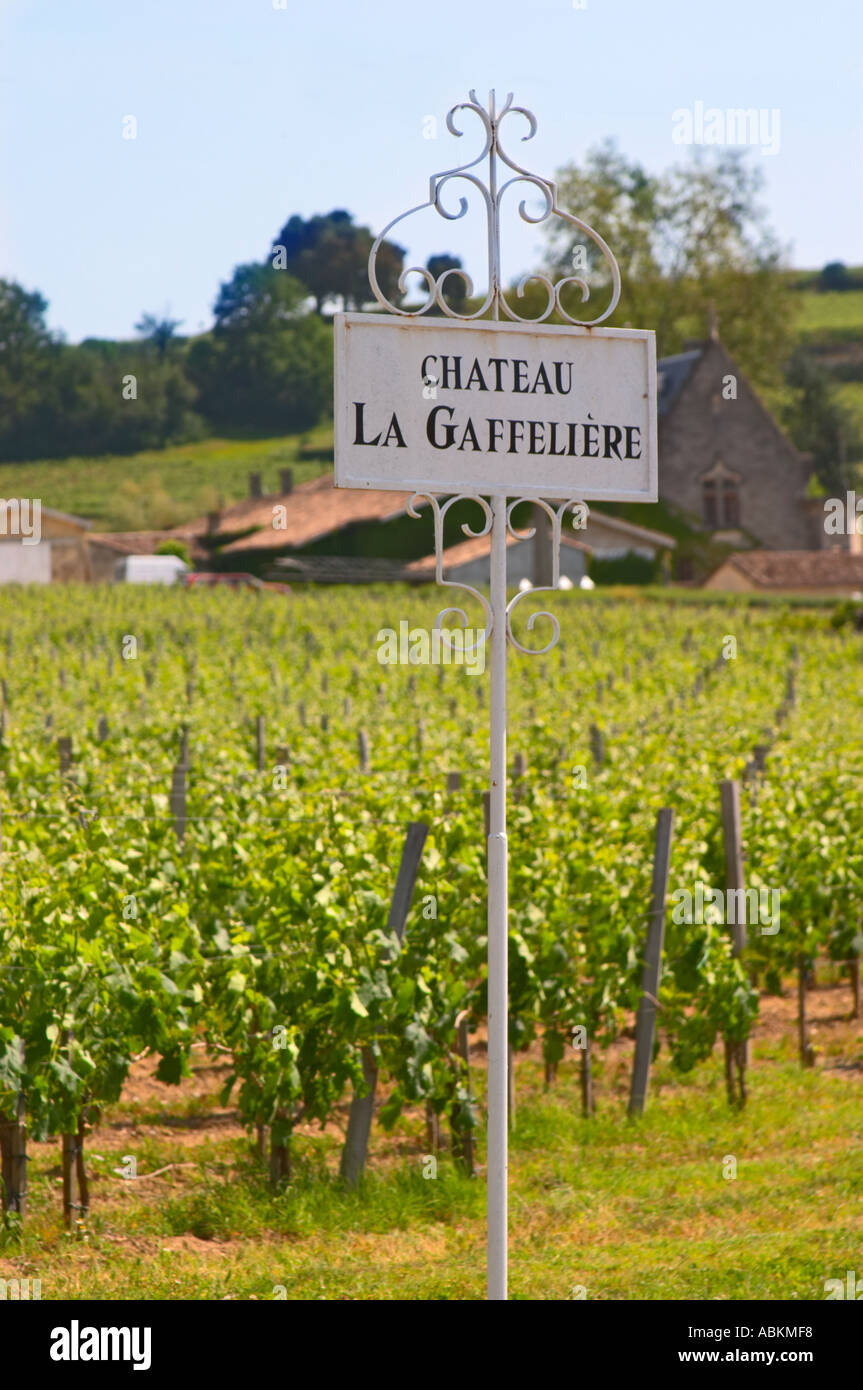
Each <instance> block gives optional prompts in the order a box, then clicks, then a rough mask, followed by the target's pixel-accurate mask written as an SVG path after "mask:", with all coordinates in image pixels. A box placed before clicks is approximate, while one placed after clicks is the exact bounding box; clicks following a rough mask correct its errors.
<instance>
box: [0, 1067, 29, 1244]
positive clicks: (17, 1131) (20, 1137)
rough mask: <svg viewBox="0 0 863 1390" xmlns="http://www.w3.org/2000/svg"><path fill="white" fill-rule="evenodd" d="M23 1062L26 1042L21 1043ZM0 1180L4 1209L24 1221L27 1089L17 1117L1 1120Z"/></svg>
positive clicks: (20, 1096)
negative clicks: (0, 1182)
mask: <svg viewBox="0 0 863 1390" xmlns="http://www.w3.org/2000/svg"><path fill="white" fill-rule="evenodd" d="M20 1048H21V1064H22V1066H23V1064H24V1044H23V1042H22V1043H21V1044H20ZM0 1181H2V1197H3V1210H4V1212H15V1213H16V1214H17V1215H18V1217H19V1219H20V1220H21V1221H23V1220H24V1219H25V1217H26V1215H27V1108H26V1101H25V1097H24V1092H23V1091H19V1092H18V1095H17V1098H16V1104H15V1118H14V1119H12V1120H0Z"/></svg>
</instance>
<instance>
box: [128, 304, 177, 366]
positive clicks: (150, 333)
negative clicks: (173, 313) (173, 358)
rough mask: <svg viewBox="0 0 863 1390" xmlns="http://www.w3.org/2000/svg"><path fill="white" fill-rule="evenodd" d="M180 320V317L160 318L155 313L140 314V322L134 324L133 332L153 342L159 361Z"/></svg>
mask: <svg viewBox="0 0 863 1390" xmlns="http://www.w3.org/2000/svg"><path fill="white" fill-rule="evenodd" d="M182 322H183V320H182V319H169V318H163V319H160V318H157V316H156V315H155V314H142V315H141V320H140V322H139V323H136V324H135V332H136V333H140V334H141V336H142V337H143V338H147V339H149V341H150V342H151V343H153V345H154V346H155V349H156V352H157V353H158V355H159V359H160V361H161V359H162V358H164V356H165V353H166V352H167V350H168V345H169V344H170V342H171V340H172V338H173V337H174V330H175V329H177V328H179V327H180V324H181V323H182Z"/></svg>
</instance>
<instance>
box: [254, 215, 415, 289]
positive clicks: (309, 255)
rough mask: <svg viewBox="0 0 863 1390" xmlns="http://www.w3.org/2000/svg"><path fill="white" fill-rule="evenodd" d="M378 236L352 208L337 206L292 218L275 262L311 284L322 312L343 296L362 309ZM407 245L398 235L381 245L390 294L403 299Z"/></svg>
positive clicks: (382, 275) (381, 278)
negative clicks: (397, 241) (357, 218)
mask: <svg viewBox="0 0 863 1390" xmlns="http://www.w3.org/2000/svg"><path fill="white" fill-rule="evenodd" d="M374 240H375V238H374V236H373V235H372V233H371V232H370V231H369V229H368V227H357V226H355V225H354V220H353V217H352V216H351V214H350V213H349V212H345V211H344V210H342V209H335V210H334V211H333V212H328V213H326V214H324V215H320V214H316V215H315V216H314V217H310V218H308V219H304V218H302V217H299V216H296V215H295V216H294V217H291V218H289V219H288V221H287V222H286V223H285V225H284V227H283V228H282V230H281V231H280V232H279V235H278V236H277V237H276V240H275V241H274V242H273V246H272V249H271V251H270V260H271V264H272V268H273V269H275V270H279V271H286V272H287V273H288V275H292V276H294V277H295V278H296V279H297V280H299V281H301V283H302V284H303V285H305V286H306V288H307V289H308V291H309V293H310V294H311V295H312V296H313V297H314V300H315V306H316V308H317V311H318V313H319V314H320V313H321V311H322V309H323V305H324V301H325V300H327V299H332V298H335V297H337V296H338V297H340V298H341V299H342V301H343V302H344V305H345V308H347V309H359V308H361V307H362V305H363V304H364V303H367V302H368V300H369V299H371V290H370V287H369V275H368V262H369V252H370V251H371V248H372V245H373V243H374ZM404 256H405V253H404V250H403V248H402V247H400V246H396V244H395V243H394V242H392V241H384V242H382V243H381V245H380V247H379V248H378V255H377V261H376V274H377V278H378V284H379V285H380V287H381V289H382V290H383V292H384V294H385V295H386V296H387V298H388V299H392V300H397V298H398V295H399V288H398V282H399V276H400V275H401V273H402V268H403V266H404Z"/></svg>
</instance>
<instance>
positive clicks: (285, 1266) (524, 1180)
mask: <svg viewBox="0 0 863 1390" xmlns="http://www.w3.org/2000/svg"><path fill="white" fill-rule="evenodd" d="M819 992H820V991H819ZM846 994H847V991H846V992H844V993H843V992H842V991H839V992H838V993H835V994H834V993H833V992H832V991H831V992H830V997H829V999H827V1000H826V1007H828V1008H832V1009H834V1010H835V1007H836V1004H837V1003H838V1004H839V1007H840V1008H845V1007H847V998H846ZM822 998H825V996H822ZM783 1003H787V1004H788V1008H789V1011H790V1009H791V1000H790V998H789V1000H786V1001H783ZM787 1022H788V1023H789V1024H790V1012H789V1019H788V1021H787ZM839 1026H841V1029H842V1035H841V1037H840V1036H839V1035H838V1033H837V1031H836V1030H837V1027H839ZM824 1028H825V1029H826V1030H827V1032H828V1033H829V1035H830V1037H829V1041H830V1044H831V1045H830V1047H828V1048H825V1049H824V1050H823V1051H822V1053H821V1057H820V1065H819V1067H818V1068H817V1069H815V1070H814V1071H805V1072H804V1071H802V1070H801V1069H800V1067H799V1064H798V1062H797V1060H796V1056H795V1055H794V1046H793V1037H792V1035H791V1033H790V1031H789V1028H788V1027H786V1028H785V1031H784V1032H782V1033H780V1034H779V1035H777V1034H776V1033H775V1032H774V1033H769V1032H768V1033H767V1034H766V1035H765V1036H760V1037H759V1038H758V1039H757V1040H756V1042H755V1043H754V1045H753V1059H752V1067H751V1071H750V1100H749V1104H748V1106H747V1108H746V1110H745V1111H743V1112H742V1113H734V1112H731V1111H730V1110H729V1109H728V1106H727V1104H726V1101H725V1094H724V1085H723V1078H722V1065H721V1058H720V1055H719V1049H717V1051H716V1052H715V1054H714V1056H713V1057H712V1058H710V1059H709V1060H708V1061H707V1062H705V1063H704V1064H703V1065H702V1066H700V1067H699V1068H697V1069H696V1071H695V1072H694V1073H693V1074H692V1075H691V1076H689V1077H687V1078H684V1079H680V1078H676V1077H674V1076H673V1075H672V1073H671V1071H670V1068H669V1065H668V1062H667V1060H666V1056H665V1054H664V1053H662V1052H661V1053H660V1056H659V1058H658V1061H657V1063H656V1065H655V1068H654V1074H653V1077H652V1081H651V1096H650V1102H649V1106H648V1111H647V1114H646V1115H645V1117H644V1118H643V1119H642V1120H641V1121H638V1122H635V1123H633V1122H630V1121H628V1120H627V1118H626V1114H625V1107H626V1100H627V1083H628V1075H629V1065H630V1051H629V1050H628V1049H627V1048H626V1046H625V1045H622V1046H621V1047H620V1048H619V1049H618V1050H617V1051H616V1052H614V1053H611V1054H608V1055H607V1056H605V1057H600V1058H598V1059H597V1066H596V1072H597V1088H598V1104H599V1113H598V1115H597V1116H596V1117H594V1118H593V1119H591V1120H585V1119H583V1118H582V1117H581V1116H580V1114H579V1099H578V1096H579V1086H578V1079H577V1076H576V1074H575V1068H574V1066H573V1064H572V1062H567V1063H565V1064H563V1065H562V1067H561V1070H560V1076H559V1079H558V1082H557V1083H556V1085H555V1086H554V1087H553V1088H552V1089H551V1090H550V1091H545V1090H544V1088H543V1084H542V1068H541V1063H540V1060H539V1058H538V1057H537V1056H535V1055H533V1054H529V1055H527V1056H525V1057H522V1058H520V1059H519V1063H518V1090H519V1110H518V1124H517V1130H516V1132H515V1134H514V1135H513V1136H512V1140H511V1169H510V1171H511V1181H510V1260H511V1293H512V1296H513V1297H515V1298H523V1299H526V1298H538V1299H569V1298H578V1297H587V1298H590V1299H601V1300H602V1299H631V1298H647V1299H675V1300H679V1299H723V1300H725V1299H739V1298H755V1299H789V1298H796V1299H802V1300H820V1299H823V1297H824V1281H825V1280H826V1279H829V1278H833V1277H843V1276H844V1271H845V1270H846V1269H851V1268H858V1267H859V1260H860V1242H861V1236H863V1214H861V1211H860V1204H859V1192H860V1190H861V1185H863V1146H861V1143H860V1137H861V1119H860V1113H861V1112H860V1102H861V1091H860V1088H861V1084H863V1030H861V1025H860V1024H859V1023H856V1024H854V1023H851V1024H847V1022H846V1023H845V1024H842V1025H839V1024H838V1019H837V1016H836V1015H835V1014H834V1017H833V1019H831V1018H829V1017H826V1016H825V1018H824ZM834 1044H837V1045H838V1047H839V1052H841V1054H842V1058H843V1060H844V1064H845V1065H844V1067H843V1066H838V1065H836V1064H835V1062H833V1060H832V1059H833V1058H834V1055H835V1054H836V1051H837V1047H836V1046H834ZM481 1076H482V1072H481V1069H480V1068H479V1067H478V1068H477V1069H476V1071H475V1077H476V1078H477V1079H478V1078H480V1077H481ZM198 1099H200V1097H198ZM206 1110H207V1107H202V1106H201V1105H200V1104H198V1105H197V1108H196V1110H195V1112H194V1114H193V1115H190V1117H189V1124H190V1127H194V1126H195V1125H198V1126H200V1124H201V1121H202V1116H203V1118H206V1114H205V1112H206ZM165 1113H166V1112H165V1107H164V1105H163V1104H162V1102H161V1100H160V1099H158V1100H157V1099H154V1100H151V1101H150V1102H149V1107H148V1104H147V1103H141V1102H140V1101H139V1102H137V1103H136V1107H135V1108H134V1110H129V1109H124V1106H123V1104H122V1103H121V1104H120V1105H119V1106H118V1107H116V1108H115V1110H114V1112H112V1113H111V1114H110V1115H109V1116H106V1118H105V1120H104V1121H103V1125H102V1127H101V1128H100V1129H99V1131H98V1132H97V1133H96V1134H95V1135H94V1136H93V1137H92V1139H91V1141H90V1142H89V1154H90V1157H89V1160H88V1165H89V1168H90V1170H91V1171H93V1172H94V1174H95V1176H94V1178H93V1181H92V1190H93V1202H94V1206H93V1212H92V1217H91V1224H90V1227H89V1230H88V1231H87V1233H86V1236H85V1237H77V1238H73V1237H70V1236H67V1235H65V1234H64V1233H63V1232H62V1230H61V1225H60V1195H59V1177H58V1171H59V1170H58V1163H57V1147H56V1145H50V1146H49V1145H34V1146H33V1159H32V1162H31V1176H30V1183H31V1187H30V1211H29V1213H28V1219H27V1223H26V1227H25V1228H24V1230H23V1232H18V1233H15V1232H9V1233H8V1234H7V1235H6V1236H5V1237H4V1239H3V1243H2V1248H0V1276H2V1277H5V1278H7V1279H8V1278H14V1277H19V1278H22V1277H25V1276H29V1277H30V1278H31V1279H33V1278H41V1280H42V1297H43V1299H52V1298H98V1299H107V1298H123V1299H168V1298H186V1299H195V1300H198V1299H224V1298H235V1299H250V1298H252V1299H261V1300H262V1299H272V1298H274V1297H286V1298H289V1299H393V1298H408V1299H478V1298H481V1297H482V1296H483V1293H484V1241H485V1223H484V1202H485V1188H484V1184H483V1182H482V1180H481V1179H477V1180H473V1181H471V1180H469V1179H467V1178H466V1177H465V1176H463V1175H462V1174H461V1173H460V1172H458V1171H456V1170H455V1169H454V1168H453V1166H452V1165H451V1163H450V1161H449V1158H448V1157H447V1156H446V1155H445V1154H444V1155H442V1156H441V1157H440V1158H439V1167H438V1172H437V1176H436V1177H435V1178H434V1179H432V1178H426V1177H424V1176H423V1170H424V1166H426V1159H425V1157H424V1155H423V1152H422V1146H421V1144H420V1143H419V1142H418V1136H419V1135H420V1134H421V1132H422V1127H421V1125H420V1124H419V1123H418V1117H417V1116H414V1117H410V1118H407V1119H404V1120H403V1121H402V1122H400V1125H399V1127H397V1129H396V1131H395V1133H394V1135H393V1136H392V1137H387V1136H384V1135H382V1134H381V1132H380V1131H379V1130H377V1129H376V1130H374V1131H373V1145H372V1157H371V1162H370V1168H369V1173H368V1176H367V1177H366V1179H365V1180H364V1183H363V1185H362V1187H361V1189H360V1190H359V1191H358V1192H355V1193H346V1192H345V1191H344V1190H343V1189H342V1187H341V1184H340V1182H339V1180H338V1178H337V1176H336V1174H337V1166H338V1153H339V1146H340V1141H341V1137H340V1135H339V1133H338V1132H336V1131H330V1130H328V1131H327V1132H325V1133H323V1134H321V1133H319V1132H314V1131H310V1132H307V1133H304V1134H303V1135H302V1136H301V1137H299V1139H298V1140H297V1141H296V1149H297V1158H296V1173H295V1177H294V1180H293V1182H292V1183H291V1185H290V1186H288V1187H286V1188H283V1190H282V1191H281V1192H279V1193H278V1194H274V1193H272V1192H271V1191H270V1189H269V1187H268V1185H267V1182H266V1179H265V1175H264V1173H263V1171H262V1168H261V1165H260V1164H259V1163H258V1162H257V1161H256V1160H255V1159H254V1158H253V1157H252V1156H251V1152H250V1148H249V1144H248V1142H247V1141H246V1140H245V1139H244V1138H243V1137H241V1136H240V1135H239V1134H237V1133H232V1134H230V1135H228V1134H222V1133H220V1132H219V1127H220V1124H221V1122H222V1121H223V1120H225V1121H230V1118H231V1117H230V1114H227V1115H226V1114H224V1113H220V1112H218V1110H217V1106H216V1101H215V1097H214V1098H213V1101H212V1104H211V1105H210V1107H209V1120H210V1121H211V1122H212V1123H211V1126H210V1128H207V1127H206V1126H205V1127H204V1128H203V1129H201V1128H197V1129H196V1130H195V1136H196V1137H197V1139H198V1140H199V1141H200V1142H196V1143H195V1144H194V1146H190V1144H189V1142H188V1140H189V1135H188V1134H185V1135H184V1134H183V1133H182V1132H181V1131H179V1130H177V1129H175V1128H172V1130H171V1132H169V1133H165V1132H164V1129H163V1121H164V1118H165ZM112 1148H113V1150H114V1151H115V1153H116V1154H119V1155H122V1154H126V1153H129V1152H132V1151H134V1153H135V1154H136V1155H137V1157H138V1169H139V1172H140V1173H144V1174H147V1173H154V1172H155V1169H156V1168H160V1167H163V1166H164V1165H165V1164H169V1163H173V1164H175V1165H177V1166H175V1167H173V1168H171V1169H169V1170H168V1171H167V1172H165V1173H164V1174H161V1175H159V1176H154V1177H153V1178H148V1177H146V1176H145V1177H144V1178H143V1180H140V1181H138V1182H136V1183H131V1182H127V1181H126V1180H124V1179H123V1178H122V1177H120V1176H117V1175H115V1174H114V1173H113V1172H112V1168H113V1167H114V1166H117V1165H118V1163H119V1159H117V1158H114V1157H113V1156H112V1154H111V1153H110V1150H111V1149H112ZM95 1155H99V1158H96V1157H95ZM731 1159H734V1160H735V1162H736V1177H733V1178H732V1177H729V1176H724V1174H727V1173H730V1172H731V1171H732V1165H731V1164H730V1160H731ZM581 1290H583V1291H584V1293H582V1292H581Z"/></svg>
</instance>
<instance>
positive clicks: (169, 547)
mask: <svg viewBox="0 0 863 1390" xmlns="http://www.w3.org/2000/svg"><path fill="white" fill-rule="evenodd" d="M156 554H157V555H176V556H177V557H178V558H179V559H180V560H183V561H185V563H186V564H187V565H188V564H191V561H190V559H189V547H188V546H187V545H186V544H185V542H184V541H160V542H159V544H158V545H157V546H156Z"/></svg>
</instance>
